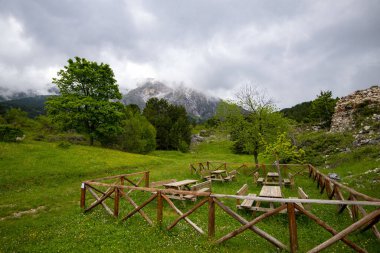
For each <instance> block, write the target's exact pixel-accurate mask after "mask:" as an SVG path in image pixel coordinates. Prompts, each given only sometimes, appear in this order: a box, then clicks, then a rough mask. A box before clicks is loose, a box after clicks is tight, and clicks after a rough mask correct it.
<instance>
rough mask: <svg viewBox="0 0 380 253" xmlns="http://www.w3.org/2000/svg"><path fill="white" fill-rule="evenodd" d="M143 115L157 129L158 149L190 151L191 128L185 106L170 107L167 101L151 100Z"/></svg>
mask: <svg viewBox="0 0 380 253" xmlns="http://www.w3.org/2000/svg"><path fill="white" fill-rule="evenodd" d="M143 115H144V116H145V117H146V118H147V119H148V120H149V122H150V123H151V124H152V125H153V126H154V127H155V128H156V131H157V137H156V142H157V148H158V149H163V150H181V151H186V150H187V149H188V147H189V145H190V141H191V127H190V122H189V119H188V117H187V114H186V110H185V108H184V107H183V106H180V105H170V104H169V103H168V102H167V101H166V100H165V99H158V98H151V99H149V100H148V101H147V103H146V107H145V108H144V111H143Z"/></svg>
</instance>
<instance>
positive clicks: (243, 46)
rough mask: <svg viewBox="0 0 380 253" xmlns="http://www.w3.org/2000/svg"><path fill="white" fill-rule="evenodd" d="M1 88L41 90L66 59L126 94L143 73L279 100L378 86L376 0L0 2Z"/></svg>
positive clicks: (211, 90)
mask: <svg viewBox="0 0 380 253" xmlns="http://www.w3.org/2000/svg"><path fill="white" fill-rule="evenodd" d="M0 33H1V36H0V37H1V38H0V87H2V88H3V92H4V88H6V89H8V90H26V89H36V90H38V91H39V92H43V91H44V90H46V89H47V87H48V86H49V84H50V85H51V80H52V78H53V77H54V76H56V72H57V71H58V70H59V69H61V68H63V66H65V65H66V63H67V60H68V59H69V58H73V57H75V56H80V57H84V58H87V59H88V60H91V61H97V62H104V63H108V64H109V65H110V66H111V68H112V69H113V70H114V72H115V76H116V79H117V81H118V84H119V86H120V90H121V91H122V92H123V93H125V92H126V90H127V89H128V90H130V89H133V88H135V87H136V85H137V83H138V82H141V81H142V80H144V79H146V78H155V79H157V80H160V81H164V82H165V83H168V84H170V85H173V84H180V83H183V84H185V85H186V86H189V87H193V88H196V89H198V90H200V91H203V92H205V93H207V94H210V95H213V96H218V97H221V98H232V97H233V95H234V94H235V93H236V91H237V90H238V89H239V87H241V86H242V85H244V84H246V83H250V84H253V85H255V86H258V87H260V88H261V89H265V90H266V91H267V93H268V95H269V96H270V97H272V98H273V99H274V100H275V101H276V104H277V105H278V106H279V107H286V106H292V105H295V104H296V103H299V102H303V101H309V100H312V99H314V98H315V97H316V96H317V94H319V92H320V91H321V90H331V91H332V92H333V95H334V96H344V95H347V94H349V93H351V92H353V91H355V90H357V89H363V88H367V87H370V86H372V85H375V84H379V83H380V1H377V0H373V1H371V0H357V1H349V0H345V1H340V0H334V1H331V0H326V1H306V0H305V1H295V0H291V1H274V0H273V1H253V0H247V1H237V0H231V1H224V0H198V1H196V0H192V1H181V0H161V1H157V0H151V1H137V0H136V1H133V0H130V1H121V0H113V1H107V0H88V1H80V0H67V1H64V0H59V1H58V0H57V1H54V0H26V1H25V0H24V1H21V0H20V1H18V0H8V1H6V0H0Z"/></svg>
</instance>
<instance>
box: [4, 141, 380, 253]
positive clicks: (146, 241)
mask: <svg viewBox="0 0 380 253" xmlns="http://www.w3.org/2000/svg"><path fill="white" fill-rule="evenodd" d="M230 147H231V142H230V141H228V140H225V139H224V138H223V135H221V136H219V135H218V137H217V138H213V139H212V140H210V141H208V142H204V143H202V144H199V145H197V146H196V147H195V148H194V149H193V150H192V152H191V153H187V154H183V153H179V152H176V151H155V152H153V153H151V154H150V155H145V156H143V155H135V154H129V153H125V152H119V151H114V150H109V149H102V148H96V147H88V146H77V145H71V146H70V147H68V148H60V147H59V146H58V145H57V144H56V143H46V142H35V141H30V140H26V141H24V143H0V168H1V169H0V198H1V199H2V203H1V205H0V251H1V252H41V251H43V252H53V251H54V252H56V251H64V252H72V251H76V250H77V249H79V248H80V249H81V251H85V252H94V251H99V250H101V251H134V250H135V249H139V252H151V250H152V249H153V248H154V249H156V251H157V252H168V251H173V252H175V251H178V250H181V251H182V252H193V250H194V248H197V249H198V250H199V251H202V252H215V251H216V250H217V251H218V252H233V251H238V250H239V251H242V252H244V251H249V250H250V249H251V247H252V245H255V247H259V248H268V249H274V248H273V246H271V245H270V244H268V243H267V242H265V241H264V240H262V239H260V238H258V237H256V236H254V235H253V234H252V233H246V235H244V236H239V237H237V238H236V239H234V240H231V241H228V242H227V243H226V244H223V245H219V246H213V245H212V244H210V243H209V240H208V239H207V237H206V236H199V234H196V233H195V232H194V230H191V229H190V227H189V226H187V224H186V223H184V222H183V223H180V224H179V226H178V228H176V229H175V230H173V231H171V232H166V231H165V230H164V229H160V228H158V227H156V226H154V227H150V226H148V224H147V223H145V222H144V220H143V219H142V218H141V217H138V216H136V217H134V218H132V219H131V220H128V221H127V222H125V223H124V222H121V221H116V220H115V219H114V218H113V217H112V216H109V215H108V214H107V213H105V212H104V210H103V209H102V208H100V207H98V208H96V209H95V210H94V211H92V212H90V213H88V214H82V212H81V210H80V209H79V196H80V185H81V182H82V181H83V180H87V179H91V178H99V177H103V176H110V175H116V174H123V173H131V172H137V171H145V170H149V171H150V176H151V180H152V181H158V180H163V179H168V178H176V179H184V178H195V179H198V178H197V176H195V175H192V174H190V171H189V169H188V164H189V163H191V162H195V161H206V160H213V161H217V160H219V161H228V162H240V163H242V162H250V161H251V160H252V157H251V156H247V155H235V154H232V153H231V151H230ZM361 153H362V154H364V153H365V154H368V153H369V150H362V151H361ZM357 155H358V154H357V153H351V154H345V155H344V157H342V163H341V164H340V165H339V167H337V168H335V170H334V171H335V172H338V173H339V174H341V175H342V182H343V183H345V184H346V183H347V184H348V185H351V186H353V187H354V188H356V189H358V190H360V191H361V192H364V193H367V194H370V195H371V196H374V197H380V190H379V189H380V187H379V181H372V178H373V177H374V175H376V172H368V171H369V170H372V171H373V169H374V168H375V166H379V162H376V163H375V162H374V160H373V159H372V158H371V159H364V160H363V159H362V158H359V159H356V157H357ZM261 161H263V160H261ZM367 161H368V162H367ZM244 183H247V184H249V185H250V191H258V190H259V188H258V187H256V186H253V185H252V178H251V177H250V176H248V175H245V174H244V173H241V174H240V175H238V179H237V181H236V182H232V183H231V184H223V183H221V184H218V183H215V185H213V191H215V192H218V193H227V194H234V193H235V192H236V191H237V190H238V189H239V188H240V187H241V186H242V185H243V184H244ZM297 183H299V184H302V185H303V189H304V190H305V191H306V192H308V194H309V195H310V196H311V197H312V198H320V197H323V196H324V195H320V193H319V191H318V190H317V189H316V187H315V184H313V182H312V180H310V179H308V178H305V179H302V178H298V179H297ZM285 194H286V195H287V196H294V194H296V193H295V190H291V189H286V190H285ZM133 198H135V197H133ZM138 201H140V202H139V203H142V201H143V200H138ZM175 203H176V205H178V206H179V207H180V208H181V209H183V210H187V209H189V208H190V207H191V205H192V204H191V203H180V202H175ZM111 204H112V203H111ZM227 204H228V205H230V206H231V207H232V208H234V205H235V202H234V201H232V200H231V201H229V202H228V201H227ZM154 206H155V205H154V204H153V205H151V206H150V207H147V208H144V210H145V212H146V213H147V214H148V215H149V216H151V217H155V209H154ZM125 208H127V210H132V209H131V206H129V207H128V206H123V210H125ZM164 210H165V211H164V212H165V214H166V215H167V216H165V225H169V223H171V222H172V220H173V219H175V218H176V217H177V216H176V215H175V214H174V213H172V212H171V209H170V208H169V207H168V206H165V209H164ZM313 213H315V214H317V215H318V216H322V217H324V219H327V220H328V223H329V224H330V225H332V226H333V227H337V228H340V229H342V228H344V227H345V226H347V222H348V221H349V220H350V219H349V218H348V215H346V214H342V215H339V216H338V215H336V207H335V206H331V207H326V208H322V207H317V206H314V207H313ZM330 214H333V215H330ZM122 215H123V216H124V215H125V213H122ZM217 215H218V216H217V221H218V226H223V229H221V228H220V227H218V229H217V232H218V233H217V236H221V235H223V234H224V233H225V232H227V231H230V230H231V231H232V229H235V228H236V224H235V223H234V222H231V221H232V219H231V218H229V217H227V216H226V215H223V213H222V212H221V211H220V209H218V212H217ZM241 215H243V216H244V217H246V218H247V219H252V217H251V215H250V214H248V213H241ZM204 217H207V213H203V214H202V212H201V213H199V212H197V213H195V214H193V215H192V216H191V219H192V220H193V221H195V222H196V223H198V224H202V223H201V221H202V220H204ZM286 222H287V216H281V217H277V218H275V219H269V220H266V221H265V222H262V223H260V227H261V228H262V229H265V231H267V232H269V233H271V234H273V235H275V236H276V237H278V238H280V239H281V240H282V241H284V242H286V241H287V240H288V236H287V226H285V225H286ZM297 223H298V225H297V226H298V232H299V234H309V235H311V234H312V235H313V236H308V237H302V240H301V239H300V248H301V252H303V251H304V249H306V248H310V246H311V245H315V243H316V242H318V241H319V242H320V241H321V240H325V239H326V238H329V237H330V235H328V234H326V233H315V231H314V230H313V231H312V230H310V228H309V227H310V226H312V223H310V222H308V221H307V220H305V219H302V218H299V219H297ZM284 224H285V225H284ZM206 227H207V226H206ZM312 227H313V226H312ZM313 228H314V227H313ZM318 231H319V230H318ZM120 238H123V239H122V240H120ZM124 240H125V241H128V243H125V241H124ZM352 240H354V241H355V242H358V243H360V242H362V241H363V240H365V247H366V248H367V249H369V250H370V252H371V249H372V250H374V249H376V248H377V247H379V246H380V245H379V243H378V241H377V240H376V239H374V238H373V236H372V233H371V232H370V231H368V233H365V234H359V235H357V236H355V237H353V238H352ZM159 245H162V247H161V246H160V247H158V246H159ZM157 247H158V248H157ZM342 247H343V248H342ZM331 249H332V250H334V251H336V252H341V251H342V249H344V250H347V248H346V247H345V246H342V245H340V244H337V245H336V246H335V247H333V248H331ZM372 252H373V251H372Z"/></svg>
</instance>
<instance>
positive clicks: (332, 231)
mask: <svg viewBox="0 0 380 253" xmlns="http://www.w3.org/2000/svg"><path fill="white" fill-rule="evenodd" d="M296 209H297V210H298V211H300V212H302V213H303V214H304V215H306V216H307V217H308V218H309V219H311V220H313V221H314V222H315V223H317V224H318V225H319V226H321V227H323V228H324V229H326V230H327V231H328V232H329V233H331V234H332V235H336V234H338V232H337V231H336V230H335V229H333V228H332V227H330V226H329V225H327V223H325V222H324V221H322V220H320V219H319V218H318V217H317V216H315V215H314V214H312V213H310V212H309V211H307V210H306V209H304V208H302V207H300V206H296ZM341 240H342V241H343V242H344V243H345V244H346V245H348V246H349V247H351V248H352V249H354V250H355V251H357V252H362V253H364V252H366V251H365V250H364V249H362V248H361V247H359V246H358V245H356V244H355V243H353V242H352V241H350V240H348V239H347V238H345V237H343V238H342V239H341Z"/></svg>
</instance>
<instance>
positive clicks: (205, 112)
mask: <svg viewBox="0 0 380 253" xmlns="http://www.w3.org/2000/svg"><path fill="white" fill-rule="evenodd" d="M153 97H156V98H159V99H161V98H163V99H165V100H167V101H168V102H169V103H171V104H175V105H183V106H184V107H185V109H186V111H187V112H188V114H189V115H190V116H192V117H193V118H195V119H197V120H200V121H202V120H205V119H208V118H211V117H212V116H213V115H214V114H215V110H216V106H217V104H218V103H219V101H220V99H218V98H214V97H210V96H206V95H205V94H203V93H201V92H199V91H196V90H194V89H191V88H189V87H186V86H184V85H180V86H178V87H176V88H171V87H168V86H167V85H165V84H164V83H162V82H160V81H157V80H154V79H148V80H146V81H144V82H141V83H139V84H138V87H137V88H136V89H133V90H130V91H129V92H128V93H127V94H126V95H124V96H123V99H122V102H123V103H124V104H137V105H138V106H139V107H140V108H141V109H143V108H144V107H145V103H146V102H147V101H148V100H149V99H150V98H153Z"/></svg>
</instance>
